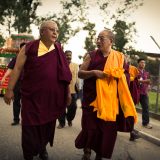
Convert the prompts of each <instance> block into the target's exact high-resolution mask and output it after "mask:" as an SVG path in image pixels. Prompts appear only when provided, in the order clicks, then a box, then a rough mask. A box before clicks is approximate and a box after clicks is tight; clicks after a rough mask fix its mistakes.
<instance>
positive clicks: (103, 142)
mask: <svg viewBox="0 0 160 160" xmlns="http://www.w3.org/2000/svg"><path fill="white" fill-rule="evenodd" d="M90 56H91V63H90V65H89V68H88V70H94V69H98V70H103V69H104V65H105V63H106V60H107V58H104V57H103V55H102V53H101V52H100V51H99V50H97V51H93V52H91V53H90ZM124 68H125V66H124ZM125 74H126V77H127V75H129V74H128V71H127V70H125ZM117 81H118V80H117ZM83 96H84V99H83V113H82V122H81V123H82V131H81V132H80V133H79V135H78V136H77V138H76V140H75V146H76V147H77V148H79V149H81V148H91V149H93V150H94V151H95V152H96V153H98V154H100V155H101V156H102V157H104V158H111V156H112V152H113V149H114V145H115V141H116V137H117V131H123V132H130V131H132V129H133V124H134V119H133V117H128V118H125V117H124V115H123V112H122V110H121V107H119V110H120V113H119V115H117V119H116V122H106V121H103V120H101V119H98V118H97V115H96V114H97V113H96V112H93V108H92V106H89V104H90V103H91V102H92V101H93V100H94V99H95V98H96V78H95V77H92V78H89V79H85V80H84V88H83Z"/></svg>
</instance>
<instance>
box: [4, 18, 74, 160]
mask: <svg viewBox="0 0 160 160" xmlns="http://www.w3.org/2000/svg"><path fill="white" fill-rule="evenodd" d="M58 34H59V32H58V26H57V24H56V23H55V22H54V21H44V22H43V23H42V24H41V26H40V39H38V40H34V41H31V42H29V43H27V44H26V45H25V46H24V47H23V48H22V49H21V51H20V53H19V54H18V57H17V60H16V64H15V67H14V69H13V71H12V74H11V77H10V80H9V84H8V88H7V92H6V94H5V96H4V101H5V102H6V103H7V104H10V103H11V100H12V99H13V98H14V93H13V89H14V87H15V84H16V82H17V80H18V78H19V76H20V73H21V71H22V70H23V77H22V83H21V95H22V97H21V101H22V109H21V117H22V149H23V156H24V159H25V160H33V158H34V156H37V155H39V158H40V159H42V160H48V152H47V150H46V146H47V144H48V143H50V146H53V140H54V133H55V124H56V119H57V118H58V117H59V116H60V115H61V114H62V113H64V111H65V109H66V106H67V105H69V104H70V102H71V95H70V92H69V87H68V86H69V83H70V81H71V72H70V69H69V66H68V63H67V60H66V57H65V55H64V52H63V50H62V48H61V45H60V44H59V43H57V42H56V41H57V38H58Z"/></svg>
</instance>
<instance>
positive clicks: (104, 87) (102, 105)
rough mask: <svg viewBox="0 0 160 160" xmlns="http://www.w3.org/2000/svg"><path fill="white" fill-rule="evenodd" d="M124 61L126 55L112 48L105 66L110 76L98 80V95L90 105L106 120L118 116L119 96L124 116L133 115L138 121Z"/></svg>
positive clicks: (98, 115) (105, 70)
mask: <svg viewBox="0 0 160 160" xmlns="http://www.w3.org/2000/svg"><path fill="white" fill-rule="evenodd" d="M123 62H124V55H123V54H122V53H120V52H117V51H115V50H111V53H110V54H109V56H108V59H107V62H106V64H105V67H104V73H106V74H107V75H108V77H107V78H105V79H97V80H96V90H97V97H96V99H95V100H94V101H93V102H92V103H91V104H90V106H93V107H94V111H97V117H98V118H100V119H103V120H105V121H116V116H117V114H119V103H118V97H119V101H120V105H121V108H122V111H123V113H124V116H125V117H128V116H133V117H134V119H135V122H137V112H136V110H135V106H134V103H133V100H132V97H131V94H130V91H129V88H128V85H127V81H126V77H125V74H124V69H123ZM117 78H118V83H117V80H116V79H117ZM117 88H118V89H117Z"/></svg>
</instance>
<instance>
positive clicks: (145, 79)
mask: <svg viewBox="0 0 160 160" xmlns="http://www.w3.org/2000/svg"><path fill="white" fill-rule="evenodd" d="M145 66H146V62H145V60H144V59H142V58H141V59H138V70H139V75H138V81H139V85H140V104H141V106H142V126H143V127H145V128H148V129H152V125H151V124H150V123H149V97H148V90H149V88H150V83H151V81H150V79H149V72H147V71H146V70H145Z"/></svg>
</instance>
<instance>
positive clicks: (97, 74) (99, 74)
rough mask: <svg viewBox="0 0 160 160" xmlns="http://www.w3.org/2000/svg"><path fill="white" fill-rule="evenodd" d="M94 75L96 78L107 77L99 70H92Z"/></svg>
mask: <svg viewBox="0 0 160 160" xmlns="http://www.w3.org/2000/svg"><path fill="white" fill-rule="evenodd" d="M94 74H95V76H96V77H97V78H100V79H102V78H106V77H107V74H105V73H104V72H103V71H100V70H94Z"/></svg>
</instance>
